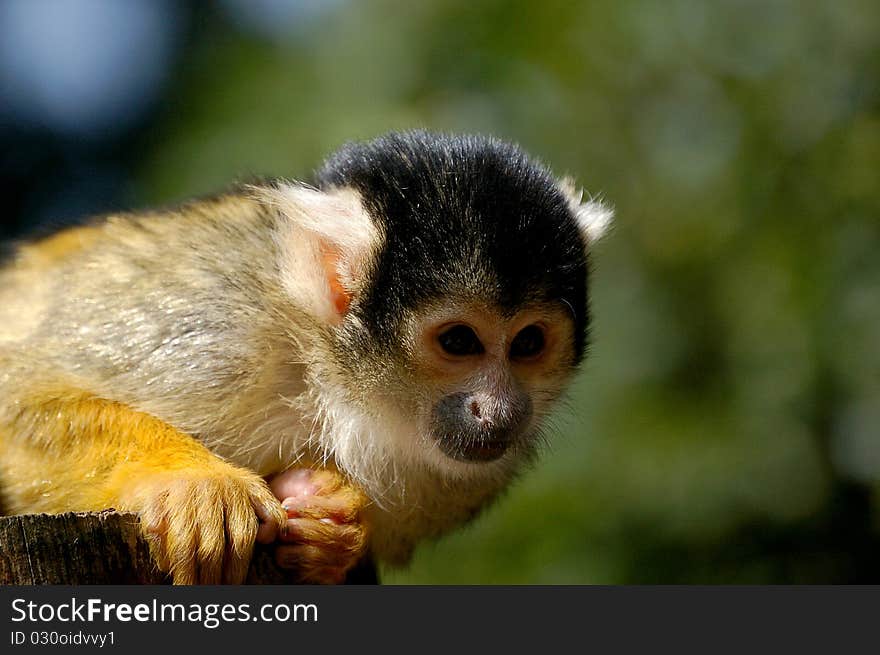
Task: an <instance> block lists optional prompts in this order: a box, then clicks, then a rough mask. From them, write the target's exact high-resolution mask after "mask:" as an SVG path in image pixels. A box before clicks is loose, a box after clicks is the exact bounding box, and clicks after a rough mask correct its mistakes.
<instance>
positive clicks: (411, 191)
mask: <svg viewBox="0 0 880 655" xmlns="http://www.w3.org/2000/svg"><path fill="white" fill-rule="evenodd" d="M317 185H318V188H317V189H310V188H306V187H303V186H299V185H293V184H286V183H279V184H278V185H277V187H276V188H275V189H273V191H272V192H271V193H272V202H273V203H275V204H276V205H277V206H278V207H279V208H280V209H281V211H282V213H283V214H285V215H286V216H287V218H288V219H289V222H288V223H287V225H289V229H288V230H287V231H282V233H281V234H280V237H279V239H280V244H281V248H282V253H283V254H282V262H283V268H284V269H285V270H284V275H283V277H284V279H285V281H286V287H287V292H288V293H290V294H291V295H292V296H293V297H294V298H295V299H296V301H297V305H298V306H300V307H303V308H305V309H306V310H307V312H308V314H309V315H310V316H311V317H312V320H314V321H315V322H316V323H317V325H318V326H320V329H319V330H318V332H319V333H320V334H321V335H322V336H321V346H320V348H319V351H320V355H319V356H318V357H317V359H318V360H319V361H315V370H316V371H317V373H316V374H317V375H320V376H322V384H329V385H330V387H331V388H333V389H335V390H336V391H335V392H334V393H335V394H336V396H337V397H336V398H335V399H333V400H327V399H324V400H323V403H324V404H323V407H322V411H323V416H322V418H323V419H324V421H326V422H329V423H330V424H331V425H332V428H331V431H333V430H335V431H336V434H335V435H329V436H328V437H327V439H328V447H329V450H331V451H332V454H333V455H334V456H335V457H336V458H337V460H338V461H339V462H340V464H341V465H342V467H343V468H349V469H352V468H355V469H356V468H357V466H356V465H354V464H351V463H350V460H354V459H355V458H356V457H357V455H355V451H358V452H360V451H362V450H363V449H364V443H363V441H364V440H367V441H369V443H370V445H369V448H368V449H369V450H371V451H372V453H373V454H374V455H376V454H379V453H384V454H385V455H386V457H387V458H391V459H395V460H396V461H398V462H406V463H409V464H412V463H416V464H417V465H419V466H422V467H428V468H433V469H439V470H442V471H446V472H449V473H452V474H454V473H455V472H459V473H461V474H462V475H467V474H473V473H475V472H476V471H477V470H478V469H483V470H487V471H495V472H498V471H507V470H511V469H512V467H511V465H512V464H515V463H516V462H518V461H520V460H521V459H522V458H523V457H524V456H528V455H529V454H530V453H532V452H533V451H534V449H535V446H536V442H537V440H538V438H539V434H540V428H541V423H542V419H543V418H544V417H545V416H546V415H547V413H548V410H549V408H550V407H551V405H552V403H553V401H554V400H555V399H556V398H557V397H558V396H559V395H560V393H561V392H562V391H563V389H564V388H565V385H566V383H567V382H568V381H569V379H570V377H571V375H572V373H573V372H574V370H575V369H576V367H577V366H578V364H579V363H580V362H581V360H582V359H583V357H584V352H585V348H586V342H587V332H588V325H589V308H588V288H587V277H588V251H589V246H590V243H591V242H592V241H593V240H595V239H596V238H598V236H599V235H600V234H601V232H602V230H603V229H604V227H605V226H606V224H607V223H608V221H609V220H610V218H611V212H610V210H609V209H607V208H606V207H604V206H603V205H601V204H600V203H598V202H595V201H588V202H585V203H584V202H581V199H580V195H579V194H576V193H575V191H574V187H573V186H572V185H571V184H570V183H568V182H566V181H559V180H557V179H556V178H554V177H553V176H552V175H551V173H550V172H549V171H548V170H547V169H546V168H544V167H543V166H541V165H540V164H538V163H536V162H535V161H534V160H532V159H530V158H528V157H527V156H526V155H525V154H524V153H523V152H522V151H521V150H520V149H518V148H517V147H515V146H513V145H510V144H507V143H504V142H501V141H498V140H495V139H490V138H485V137H476V136H464V137H460V136H446V135H435V134H430V133H426V132H411V133H405V134H391V135H388V136H385V137H383V138H380V139H377V140H374V141H371V142H367V143H355V144H350V145H347V146H345V147H344V148H342V150H340V151H339V152H337V153H336V154H335V155H334V156H332V157H331V158H330V159H329V160H328V161H327V162H326V163H325V165H324V167H323V168H322V169H321V170H320V171H319V173H318V176H317ZM354 415H357V416H360V417H369V418H371V419H372V420H361V419H358V420H355V419H352V418H351V417H352V416H354ZM352 424H357V426H359V428H358V429H359V430H361V432H363V431H364V429H365V428H364V426H365V425H367V424H369V425H371V426H372V427H371V428H367V429H366V431H368V432H370V434H367V435H365V434H362V433H361V434H359V435H357V436H354V435H351V434H349V435H345V432H346V425H352ZM340 435H343V436H340ZM353 439H358V440H360V442H359V446H358V447H357V448H355V447H354V446H352V444H351V443H350V442H351V440H353Z"/></svg>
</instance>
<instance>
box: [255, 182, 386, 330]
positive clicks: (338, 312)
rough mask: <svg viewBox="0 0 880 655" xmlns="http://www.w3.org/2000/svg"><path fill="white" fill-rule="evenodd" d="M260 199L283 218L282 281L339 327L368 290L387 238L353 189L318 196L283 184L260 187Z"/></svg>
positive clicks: (296, 297) (321, 316)
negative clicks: (366, 286)
mask: <svg viewBox="0 0 880 655" xmlns="http://www.w3.org/2000/svg"><path fill="white" fill-rule="evenodd" d="M256 191H257V193H258V196H259V198H260V199H261V200H262V201H263V202H266V203H268V204H270V205H272V206H274V207H275V208H276V209H277V211H278V212H279V213H280V215H281V219H282V221H281V224H280V226H279V230H278V235H277V239H278V245H279V250H280V255H281V262H280V267H281V278H282V282H283V284H284V287H285V289H286V290H287V291H288V293H290V294H291V296H292V297H293V298H294V300H296V301H297V304H298V305H300V306H301V307H303V308H304V309H306V310H307V311H309V312H310V313H311V314H312V315H313V316H314V317H315V318H317V319H318V320H320V321H322V322H326V323H331V324H337V323H339V322H340V321H341V320H342V319H343V317H344V316H345V314H346V313H347V312H348V308H349V306H350V305H351V302H352V300H353V298H354V296H355V295H356V294H357V293H358V292H359V291H360V290H361V289H362V288H363V285H364V283H365V281H366V276H367V274H368V272H369V266H370V263H371V261H372V260H373V258H374V257H375V255H376V253H377V252H378V251H379V249H380V247H381V245H382V235H381V234H380V232H379V230H378V229H377V228H376V225H375V223H374V222H373V220H372V219H371V218H370V215H369V214H368V213H367V211H366V209H364V207H363V204H362V203H361V200H360V196H359V195H358V193H357V192H355V191H354V190H352V189H331V190H328V191H319V190H317V189H312V188H310V187H307V186H304V185H300V184H295V183H283V184H280V185H278V186H275V187H272V188H266V187H260V188H258V189H257V190H256Z"/></svg>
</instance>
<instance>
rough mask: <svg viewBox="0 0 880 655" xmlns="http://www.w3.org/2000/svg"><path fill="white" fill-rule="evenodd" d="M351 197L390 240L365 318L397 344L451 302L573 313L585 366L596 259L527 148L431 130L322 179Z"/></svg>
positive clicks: (367, 296) (375, 145) (364, 155)
mask: <svg viewBox="0 0 880 655" xmlns="http://www.w3.org/2000/svg"><path fill="white" fill-rule="evenodd" d="M316 183H317V185H318V186H319V187H321V188H329V187H351V188H353V189H355V190H357V191H358V192H359V193H360V195H361V197H362V199H363V201H364V203H365V204H366V209H367V211H369V213H370V214H371V216H372V217H373V218H374V220H376V221H377V222H378V223H379V224H380V227H381V228H382V230H383V231H384V233H385V236H386V247H385V248H384V250H383V252H382V253H381V254H380V255H379V257H378V260H377V261H376V264H375V268H374V270H373V272H372V275H371V280H370V282H369V284H368V288H367V290H366V292H365V293H364V294H363V296H362V297H361V298H360V299H359V300H358V302H357V308H356V311H358V312H359V313H361V314H362V316H363V318H364V324H365V325H369V326H373V329H374V330H376V331H377V334H374V335H373V336H374V338H378V339H380V340H382V341H386V342H387V340H389V339H393V338H394V335H395V334H396V333H397V329H396V327H397V321H398V320H399V318H400V316H401V311H402V310H403V309H407V308H409V309H414V308H417V307H419V306H421V305H423V304H425V303H428V302H430V301H431V300H432V299H434V298H437V297H440V296H448V295H450V294H453V295H456V294H457V295H460V296H461V297H470V298H474V297H479V298H482V299H484V300H489V301H492V302H494V303H496V304H497V306H499V307H500V308H501V309H502V310H503V311H505V312H508V313H510V314H512V313H513V312H515V311H516V310H517V309H518V308H519V307H520V306H522V305H523V304H524V303H527V302H530V301H550V302H560V303H563V304H565V305H567V306H568V307H569V308H570V310H571V312H572V314H573V319H574V324H575V351H576V356H577V358H578V360H580V359H581V358H582V357H583V353H584V349H585V346H586V336H587V328H588V323H589V315H588V312H589V309H588V301H587V272H588V270H587V269H588V267H587V249H586V243H585V241H584V237H583V236H582V235H581V233H580V231H579V229H578V226H577V223H576V220H575V217H574V215H573V212H572V210H571V208H570V207H569V205H568V202H567V200H566V198H565V196H564V195H563V193H562V191H561V189H560V187H559V184H558V182H557V181H556V179H555V178H554V177H553V176H552V174H551V173H550V171H549V170H547V169H546V168H545V167H544V166H542V165H541V164H540V163H538V162H536V161H534V160H533V159H530V158H529V157H528V156H527V155H526V154H525V153H524V152H523V151H522V150H520V149H519V148H518V147H517V146H515V145H512V144H509V143H505V142H503V141H500V140H497V139H494V138H489V137H484V136H455V135H445V134H434V133H430V132H425V131H414V132H406V133H392V134H388V135H386V136H383V137H380V138H378V139H375V140H373V141H369V142H365V143H350V144H348V145H346V146H344V147H343V148H342V149H341V150H339V151H338V152H337V153H336V154H334V155H333V156H331V157H330V158H329V159H328V160H327V162H326V163H325V164H324V166H323V167H322V168H321V170H320V171H319V172H318V173H317V177H316Z"/></svg>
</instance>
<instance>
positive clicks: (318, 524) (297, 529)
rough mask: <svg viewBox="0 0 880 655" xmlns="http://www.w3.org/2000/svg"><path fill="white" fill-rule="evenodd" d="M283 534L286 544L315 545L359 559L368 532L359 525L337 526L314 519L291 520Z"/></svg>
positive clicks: (282, 537) (283, 541) (283, 540)
mask: <svg viewBox="0 0 880 655" xmlns="http://www.w3.org/2000/svg"><path fill="white" fill-rule="evenodd" d="M284 528H285V529H284V530H283V531H282V533H281V542H282V543H285V544H313V545H316V546H320V547H321V548H323V549H325V550H333V551H336V552H338V553H340V554H341V555H344V556H346V557H349V558H354V559H357V558H359V557H360V556H361V554H362V553H363V551H364V548H365V546H366V542H367V538H366V530H364V528H363V526H361V525H360V524H357V523H347V524H343V525H337V524H334V523H325V522H324V521H315V520H313V519H290V520H289V521H288V522H287V525H286V526H284Z"/></svg>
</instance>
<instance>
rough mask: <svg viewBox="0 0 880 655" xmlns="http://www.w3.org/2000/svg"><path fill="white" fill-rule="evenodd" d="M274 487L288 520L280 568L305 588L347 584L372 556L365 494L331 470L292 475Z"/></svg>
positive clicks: (277, 478) (280, 478)
mask: <svg viewBox="0 0 880 655" xmlns="http://www.w3.org/2000/svg"><path fill="white" fill-rule="evenodd" d="M269 486H270V488H271V489H272V492H273V493H274V494H275V496H276V497H277V498H278V499H280V500H281V504H282V506H283V507H284V509H286V510H287V517H288V518H287V522H286V524H285V525H284V527H283V528H282V529H281V535H280V541H281V543H279V544H278V546H277V548H276V551H275V561H276V562H277V564H278V566H280V567H281V568H283V569H287V570H291V571H294V572H295V574H296V575H297V577H298V579H299V581H301V582H309V583H318V584H338V583H340V582H343V581H344V580H345V575H346V573H348V571H349V570H350V569H351V568H352V567H353V566H354V565H355V564H357V562H358V561H359V560H360V559H362V558H363V557H364V555H365V554H366V550H367V531H366V529H365V527H364V525H363V523H362V522H361V520H360V518H361V517H360V512H361V509H362V508H363V507H364V506H365V505H366V502H367V497H366V496H365V495H364V493H363V492H361V491H360V490H359V489H356V488H355V487H353V486H352V485H351V484H349V483H348V482H346V481H345V479H344V478H343V477H342V476H340V475H339V474H338V473H334V472H332V471H328V470H319V471H312V470H309V469H292V470H289V471H285V472H284V473H281V474H279V475H277V476H275V477H274V478H273V479H272V480H270V483H269Z"/></svg>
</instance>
